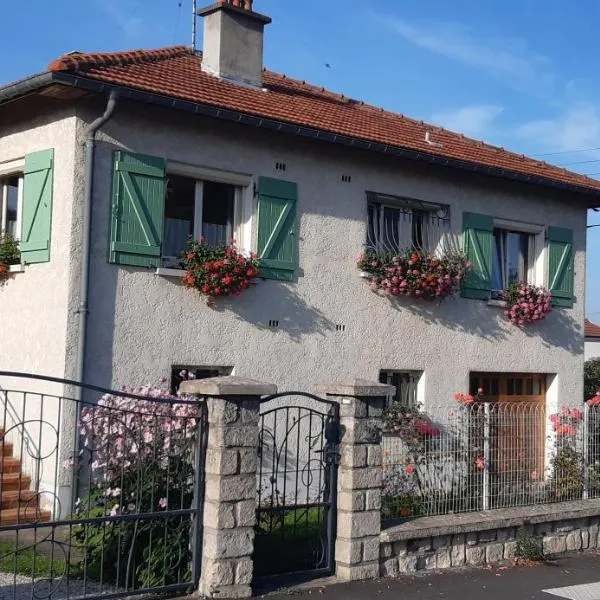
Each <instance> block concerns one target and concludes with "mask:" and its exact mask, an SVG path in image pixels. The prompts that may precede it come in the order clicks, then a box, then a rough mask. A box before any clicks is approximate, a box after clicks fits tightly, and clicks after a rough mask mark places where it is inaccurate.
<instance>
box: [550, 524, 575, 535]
mask: <svg viewBox="0 0 600 600" xmlns="http://www.w3.org/2000/svg"><path fill="white" fill-rule="evenodd" d="M573 529H574V526H573V521H558V522H557V523H556V525H554V532H555V533H569V531H573Z"/></svg>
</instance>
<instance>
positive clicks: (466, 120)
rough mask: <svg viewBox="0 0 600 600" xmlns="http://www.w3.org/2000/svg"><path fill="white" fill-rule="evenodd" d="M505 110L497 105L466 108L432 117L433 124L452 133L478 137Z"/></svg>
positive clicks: (436, 114)
mask: <svg viewBox="0 0 600 600" xmlns="http://www.w3.org/2000/svg"><path fill="white" fill-rule="evenodd" d="M503 110H504V109H503V108H502V107H501V106H498V105H496V104H483V105H479V106H464V107H462V108H458V109H456V110H448V111H443V112H439V113H435V114H433V115H431V118H430V120H431V122H432V123H434V124H436V125H441V126H442V127H445V128H446V129H450V130H451V131H456V132H458V133H464V134H465V135H468V136H472V137H477V136H482V135H484V134H485V133H486V132H487V130H488V128H489V126H490V125H491V123H492V122H493V121H494V119H495V118H496V117H498V115H500V113H501V112H502V111H503Z"/></svg>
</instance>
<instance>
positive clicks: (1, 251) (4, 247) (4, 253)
mask: <svg viewBox="0 0 600 600" xmlns="http://www.w3.org/2000/svg"><path fill="white" fill-rule="evenodd" d="M20 262H21V251H20V250H19V242H18V241H17V240H15V238H14V237H13V236H12V235H11V234H10V233H7V234H6V235H5V236H4V237H3V238H0V264H3V265H8V266H10V265H18V264H19V263H20Z"/></svg>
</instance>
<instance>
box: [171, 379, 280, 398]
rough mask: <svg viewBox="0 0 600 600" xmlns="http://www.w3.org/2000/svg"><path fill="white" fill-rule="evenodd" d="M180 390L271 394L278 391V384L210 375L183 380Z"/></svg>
mask: <svg viewBox="0 0 600 600" xmlns="http://www.w3.org/2000/svg"><path fill="white" fill-rule="evenodd" d="M179 392H180V393H181V394H192V395H195V396H218V397H221V396H269V395H271V394H276V393H277V386H276V385H274V384H272V383H263V382H262V381H255V380H254V379H247V378H246V377H233V376H226V377H209V378H208V379H190V380H188V381H183V382H181V385H180V386H179Z"/></svg>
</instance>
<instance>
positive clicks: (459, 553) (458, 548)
mask: <svg viewBox="0 0 600 600" xmlns="http://www.w3.org/2000/svg"><path fill="white" fill-rule="evenodd" d="M454 537H457V536H454ZM461 537H462V538H463V541H464V536H461ZM465 549H466V546H465V544H464V543H463V544H454V542H453V543H452V548H451V549H450V560H451V561H452V566H453V567H462V566H463V565H464V564H465V561H466V558H465Z"/></svg>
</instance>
